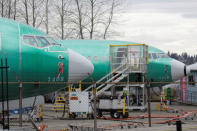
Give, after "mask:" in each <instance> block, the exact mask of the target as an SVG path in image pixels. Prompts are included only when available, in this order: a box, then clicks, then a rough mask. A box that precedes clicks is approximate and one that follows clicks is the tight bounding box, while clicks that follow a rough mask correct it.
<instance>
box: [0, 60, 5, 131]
mask: <svg viewBox="0 0 197 131" xmlns="http://www.w3.org/2000/svg"><path fill="white" fill-rule="evenodd" d="M1 96H2V97H1V98H2V99H1V100H2V113H3V120H2V124H3V129H4V127H5V116H4V88H3V60H2V59H1Z"/></svg>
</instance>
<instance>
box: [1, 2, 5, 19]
mask: <svg viewBox="0 0 197 131" xmlns="http://www.w3.org/2000/svg"><path fill="white" fill-rule="evenodd" d="M4 7H5V0H1V17H4Z"/></svg>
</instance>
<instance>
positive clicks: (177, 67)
mask: <svg viewBox="0 0 197 131" xmlns="http://www.w3.org/2000/svg"><path fill="white" fill-rule="evenodd" d="M171 72H172V80H173V81H176V80H180V79H181V78H182V77H184V76H186V75H188V74H189V73H190V68H189V67H187V66H186V65H185V64H184V63H182V62H180V61H177V60H175V59H173V60H172V65H171Z"/></svg>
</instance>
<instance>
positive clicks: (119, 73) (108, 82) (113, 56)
mask: <svg viewBox="0 0 197 131" xmlns="http://www.w3.org/2000/svg"><path fill="white" fill-rule="evenodd" d="M110 63H111V70H112V71H111V72H110V73H108V74H107V75H106V76H104V77H103V78H101V79H100V80H98V81H97V82H95V83H94V84H92V85H90V86H89V87H88V88H86V89H85V90H83V91H90V90H91V89H92V88H93V87H94V86H95V87H96V90H97V93H96V95H97V96H98V95H100V94H102V92H104V91H106V90H108V89H109V88H111V87H113V86H115V85H117V83H119V82H120V81H121V80H123V79H124V78H126V77H129V75H130V74H132V73H146V70H147V64H148V46H147V45H145V44H127V45H110ZM108 78H109V79H108Z"/></svg>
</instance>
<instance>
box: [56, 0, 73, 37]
mask: <svg viewBox="0 0 197 131" xmlns="http://www.w3.org/2000/svg"><path fill="white" fill-rule="evenodd" d="M71 1H72V0H61V2H60V3H57V4H56V9H57V13H58V17H59V20H60V32H61V36H60V38H61V39H62V40H63V39H65V38H66V36H68V35H70V33H71V32H72V28H71V27H70V28H67V27H68V26H67V25H68V24H69V23H70V21H71V20H70V15H71V6H70V5H71ZM58 28H59V26H57V28H56V29H58ZM65 29H66V30H65ZM58 32H59V31H58Z"/></svg>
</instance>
